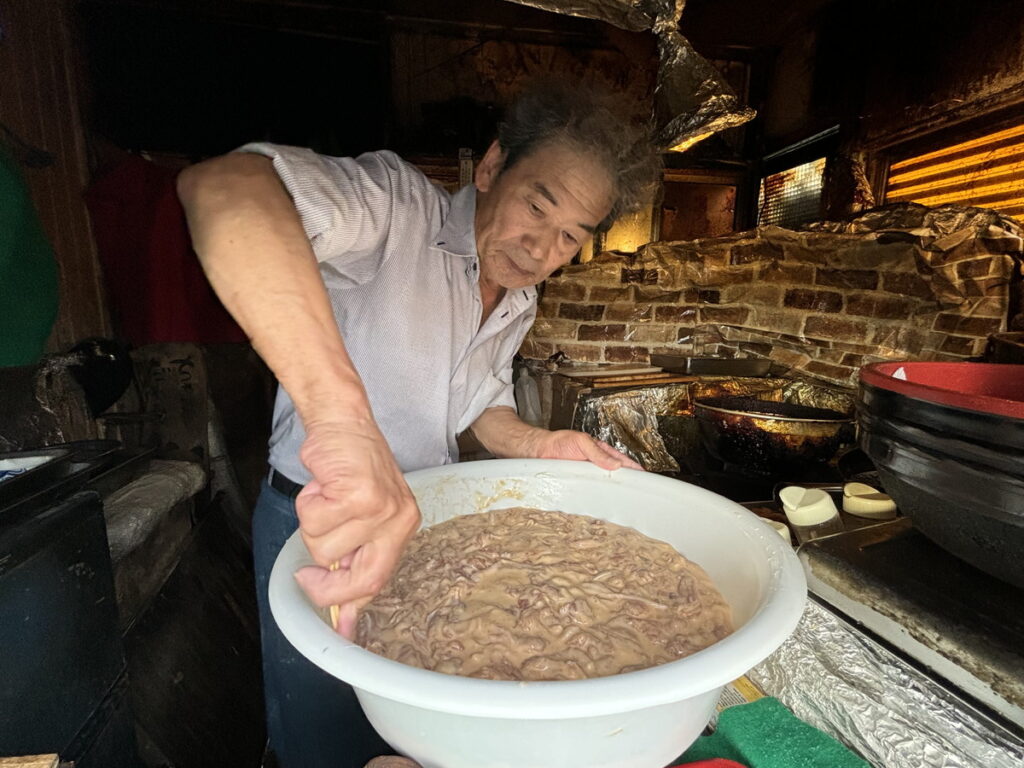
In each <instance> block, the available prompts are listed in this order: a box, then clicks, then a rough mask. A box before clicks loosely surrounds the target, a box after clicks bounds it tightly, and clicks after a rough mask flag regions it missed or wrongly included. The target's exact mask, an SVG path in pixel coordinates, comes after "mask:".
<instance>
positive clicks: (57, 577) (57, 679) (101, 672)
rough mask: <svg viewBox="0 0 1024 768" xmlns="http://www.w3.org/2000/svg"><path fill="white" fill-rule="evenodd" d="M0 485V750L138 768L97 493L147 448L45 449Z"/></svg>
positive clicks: (139, 463)
mask: <svg viewBox="0 0 1024 768" xmlns="http://www.w3.org/2000/svg"><path fill="white" fill-rule="evenodd" d="M39 453H42V454H44V455H45V456H46V457H47V458H48V459H49V460H48V461H46V462H45V463H43V464H41V465H40V466H38V467H35V468H33V469H30V470H28V471H27V472H24V473H22V474H20V475H15V476H13V477H8V478H7V479H5V480H4V481H3V482H0V605H2V606H3V617H2V621H0V647H2V648H3V653H0V679H2V680H3V681H4V684H3V686H0V712H3V713H4V716H3V717H2V718H0V754H9V755H19V754H21V755H25V754H41V753H59V754H60V756H61V758H62V759H63V760H67V761H71V762H74V764H75V765H76V766H78V767H79V768H137V766H139V765H140V763H139V760H138V758H137V755H136V746H135V744H136V742H135V735H134V730H133V725H132V718H131V709H130V705H129V700H128V683H127V665H126V660H125V653H124V647H123V644H122V641H121V636H120V632H119V630H118V608H117V600H116V597H115V592H114V580H113V566H112V563H111V559H110V552H109V549H108V546H107V530H106V522H105V519H104V515H103V507H102V504H101V498H102V497H103V496H104V495H106V494H108V493H110V492H111V491H112V490H114V489H116V488H118V487H120V486H122V485H124V484H125V483H127V482H129V481H130V480H132V479H133V478H134V477H136V476H137V475H138V474H139V473H140V472H142V471H143V470H144V469H145V468H146V467H147V466H148V461H149V457H150V455H151V454H152V451H149V450H128V449H125V448H122V447H121V446H120V444H118V443H116V442H113V441H103V440H98V441H85V442H81V443H71V444H66V445H60V446H50V447H47V448H45V449H41V450H40V451H36V452H22V453H21V454H2V455H0V458H18V457H19V456H22V457H23V456H25V455H26V454H39Z"/></svg>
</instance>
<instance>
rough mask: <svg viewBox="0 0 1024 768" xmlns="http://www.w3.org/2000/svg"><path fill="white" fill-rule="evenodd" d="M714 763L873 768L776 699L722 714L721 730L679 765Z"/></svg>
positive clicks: (786, 767)
mask: <svg viewBox="0 0 1024 768" xmlns="http://www.w3.org/2000/svg"><path fill="white" fill-rule="evenodd" d="M713 757H724V758H727V759H729V760H735V761H736V762H738V763H742V764H743V765H746V766H749V768H871V764H870V763H868V762H866V761H864V760H862V759H861V758H859V757H857V755H855V754H854V753H853V752H851V751H850V750H849V749H847V748H846V747H844V746H843V745H842V744H840V743H839V742H838V741H836V740H835V739H833V738H832V737H831V736H829V735H828V734H826V733H822V732H821V731H819V730H818V729H817V728H814V727H812V726H810V725H808V724H807V723H805V722H803V721H802V720H800V719H798V718H797V717H796V716H795V715H793V713H792V712H790V711H789V710H788V709H786V707H784V706H783V705H782V704H781V703H780V702H779V700H778V699H773V698H771V697H765V698H763V699H758V700H757V701H752V702H750V703H749V704H740V705H738V706H735V707H729V708H728V709H724V710H722V713H721V715H719V718H718V729H717V730H716V731H715V732H714V733H713V734H711V735H710V736H701V737H700V738H699V739H697V741H696V742H695V743H694V744H693V746H692V747H690V748H689V749H688V750H686V753H685V754H684V755H683V756H682V757H681V758H680V759H679V761H678V762H680V763H686V762H695V761H697V760H708V759H710V758H713Z"/></svg>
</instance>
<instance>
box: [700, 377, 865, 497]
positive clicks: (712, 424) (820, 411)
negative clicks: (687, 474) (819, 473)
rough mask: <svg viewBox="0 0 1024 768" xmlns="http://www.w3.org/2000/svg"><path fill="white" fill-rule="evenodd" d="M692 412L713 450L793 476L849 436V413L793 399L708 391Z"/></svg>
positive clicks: (738, 462)
mask: <svg viewBox="0 0 1024 768" xmlns="http://www.w3.org/2000/svg"><path fill="white" fill-rule="evenodd" d="M694 414H695V415H696V417H697V424H698V428H699V430H700V436H701V442H702V443H703V444H704V447H705V448H706V449H707V451H708V452H709V453H710V454H711V455H712V456H714V457H715V458H716V459H718V460H719V461H720V462H723V463H724V464H728V465H732V466H734V467H738V468H742V469H745V470H747V471H750V472H753V473H759V474H768V475H786V476H789V477H796V476H797V473H799V472H801V471H803V470H805V469H807V468H808V467H809V466H813V465H816V464H821V463H823V462H827V461H829V460H830V459H832V458H833V457H834V456H835V455H836V453H837V452H838V451H839V448H840V447H841V446H843V445H844V444H846V443H849V442H851V441H852V439H853V417H851V416H847V415H846V414H843V413H840V412H839V411H833V410H830V409H827V408H812V407H810V406H806V405H798V404H797V403H777V402H772V401H768V400H759V399H757V398H755V397H736V396H726V397H708V398H701V399H699V400H696V401H694Z"/></svg>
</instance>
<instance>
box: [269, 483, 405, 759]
mask: <svg viewBox="0 0 1024 768" xmlns="http://www.w3.org/2000/svg"><path fill="white" fill-rule="evenodd" d="M297 528H298V518H297V517H296V516H295V501H294V500H293V499H290V498H288V497H287V496H285V495H284V494H283V493H281V492H279V491H276V490H274V489H273V488H271V487H270V485H269V484H268V483H267V482H266V481H264V482H263V488H262V490H261V492H260V497H259V499H258V501H257V502H256V509H255V511H254V513H253V520H252V533H253V557H254V560H255V564H256V596H257V598H258V601H259V610H260V635H261V639H262V644H263V691H264V696H265V699H266V708H267V733H268V735H269V737H270V747H271V749H273V750H274V752H275V753H276V755H277V759H278V762H279V763H280V765H281V766H282V768H363V766H364V765H365V764H366V763H367V762H368V761H369V760H370V759H371V758H374V757H377V756H379V755H390V754H394V750H393V749H391V748H390V747H388V745H387V743H386V742H384V740H383V739H381V738H380V736H378V735H377V732H376V731H375V730H373V726H371V725H370V723H369V722H368V721H367V719H366V716H365V715H364V714H363V710H362V707H360V706H359V701H358V699H356V695H355V693H354V691H353V690H352V688H351V686H349V685H348V684H347V683H344V682H342V681H341V680H338V679H337V678H335V677H331V676H330V675H328V674H327V673H326V672H324V671H323V670H322V669H320V668H319V667H318V666H316V665H315V664H313V663H312V662H310V661H308V660H307V659H306V657H304V656H303V655H302V654H300V653H299V652H298V651H297V650H295V648H294V647H293V646H292V644H291V643H289V642H288V640H286V639H285V637H284V635H282V634H281V630H279V629H278V628H277V623H276V622H275V621H274V619H273V617H272V616H271V613H270V605H269V603H268V600H267V584H268V583H269V581H270V570H271V568H272V567H273V565H274V560H275V559H276V558H277V554H278V552H280V551H281V547H283V546H284V543H285V541H286V540H287V539H288V537H289V536H291V534H292V533H294V532H295V530H296V529H297Z"/></svg>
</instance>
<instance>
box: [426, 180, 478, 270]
mask: <svg viewBox="0 0 1024 768" xmlns="http://www.w3.org/2000/svg"><path fill="white" fill-rule="evenodd" d="M475 223H476V186H474V185H473V184H467V185H466V186H464V187H463V188H462V189H460V190H459V191H458V192H456V193H455V194H454V195H452V199H451V205H450V206H449V207H448V217H447V218H446V219H445V220H444V224H443V225H441V229H440V230H438V232H437V234H436V235H434V239H433V240H432V241H431V243H430V247H431V248H437V249H438V250H441V251H444V252H445V253H449V254H451V255H452V256H462V257H464V258H475V257H476V255H477V253H476V227H475Z"/></svg>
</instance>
